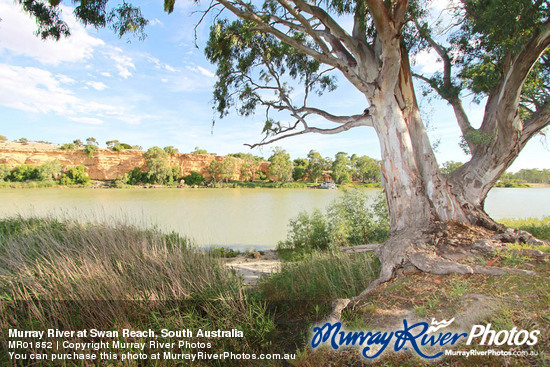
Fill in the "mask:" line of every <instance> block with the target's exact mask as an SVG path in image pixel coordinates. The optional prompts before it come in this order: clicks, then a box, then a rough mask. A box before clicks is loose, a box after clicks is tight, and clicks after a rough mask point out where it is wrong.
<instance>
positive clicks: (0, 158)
mask: <svg viewBox="0 0 550 367" xmlns="http://www.w3.org/2000/svg"><path fill="white" fill-rule="evenodd" d="M60 147H61V146H60V145H55V144H41V143H32V142H31V143H28V144H20V143H14V142H2V143H0V164H7V165H8V166H10V167H14V166H18V165H21V164H28V165H32V166H39V165H41V164H43V163H46V162H50V161H53V160H56V159H57V160H58V161H59V162H60V163H61V165H62V166H67V167H72V166H80V165H82V166H85V167H86V172H87V173H88V175H89V176H90V178H91V179H92V180H100V181H108V180H114V179H115V178H119V177H122V176H123V175H124V174H125V173H128V172H130V171H131V170H133V169H134V168H135V167H140V168H142V169H143V170H147V164H146V161H145V158H144V157H143V153H145V152H143V151H141V150H135V149H128V150H122V151H120V152H113V151H112V150H108V149H98V150H97V151H96V152H95V153H94V154H93V156H92V157H88V155H87V154H86V152H84V150H83V149H81V148H80V149H75V150H63V149H60ZM225 158H226V157H225V156H214V155H210V154H181V153H176V154H172V155H170V156H169V158H168V164H169V165H170V166H179V167H180V170H181V172H182V174H183V176H185V175H188V174H189V173H191V171H195V172H198V173H200V174H202V175H203V176H205V177H207V178H208V177H210V175H209V174H208V167H209V165H210V162H212V161H213V160H217V161H223V160H224V159H225ZM243 163H244V161H243V160H242V159H236V167H235V170H234V172H235V173H234V174H233V177H232V178H231V179H233V180H239V179H240V178H241V177H240V167H241V165H242V164H243ZM268 165H269V162H261V163H260V165H259V167H258V170H261V171H263V172H266V171H267V166H268Z"/></svg>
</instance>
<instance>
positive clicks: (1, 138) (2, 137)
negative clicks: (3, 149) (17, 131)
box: [0, 135, 8, 143]
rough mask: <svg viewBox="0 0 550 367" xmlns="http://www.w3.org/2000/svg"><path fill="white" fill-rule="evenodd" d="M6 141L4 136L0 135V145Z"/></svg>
mask: <svg viewBox="0 0 550 367" xmlns="http://www.w3.org/2000/svg"><path fill="white" fill-rule="evenodd" d="M7 140H8V138H6V137H5V136H4V135H0V143H3V142H5V141H7Z"/></svg>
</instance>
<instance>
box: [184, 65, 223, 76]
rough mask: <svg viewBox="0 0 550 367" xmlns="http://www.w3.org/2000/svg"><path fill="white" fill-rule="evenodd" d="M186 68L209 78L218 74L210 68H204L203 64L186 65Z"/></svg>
mask: <svg viewBox="0 0 550 367" xmlns="http://www.w3.org/2000/svg"><path fill="white" fill-rule="evenodd" d="M186 68H187V69H188V70H191V71H194V72H196V73H200V74H202V75H204V76H207V77H209V78H213V77H215V76H216V74H214V73H212V72H211V71H210V70H207V69H205V68H203V67H202V66H186Z"/></svg>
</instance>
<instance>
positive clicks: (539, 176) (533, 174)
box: [441, 161, 550, 187]
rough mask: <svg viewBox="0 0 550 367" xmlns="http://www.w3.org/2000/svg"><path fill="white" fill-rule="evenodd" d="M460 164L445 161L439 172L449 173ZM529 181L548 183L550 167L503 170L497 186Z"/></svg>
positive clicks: (460, 164)
mask: <svg viewBox="0 0 550 367" xmlns="http://www.w3.org/2000/svg"><path fill="white" fill-rule="evenodd" d="M460 166H462V162H455V161H447V162H445V163H443V164H442V165H441V172H443V173H444V174H447V175H449V174H451V173H452V172H454V171H455V170H456V169H458V168H459V167H460ZM530 183H549V184H550V169H537V168H531V169H522V170H520V171H518V172H516V173H512V172H505V173H503V174H502V176H500V179H499V182H498V183H497V185H496V186H497V187H522V186H523V187H525V186H528V185H526V184H530Z"/></svg>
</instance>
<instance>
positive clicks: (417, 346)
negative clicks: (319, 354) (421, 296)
mask: <svg viewBox="0 0 550 367" xmlns="http://www.w3.org/2000/svg"><path fill="white" fill-rule="evenodd" d="M454 321H455V319H454V318H452V319H450V320H449V321H447V320H441V321H436V320H435V319H433V318H432V322H431V324H428V323H427V322H418V323H415V324H409V322H408V321H407V320H406V319H404V320H403V328H402V329H399V330H394V331H349V330H346V329H345V328H343V326H342V323H341V322H336V323H330V322H327V323H325V324H324V325H322V326H316V327H314V328H313V336H312V338H311V347H312V348H313V349H315V348H317V347H319V346H321V345H324V344H328V345H330V347H331V348H332V349H334V350H338V349H340V348H341V347H346V346H357V347H361V348H362V353H361V354H362V355H363V357H365V358H368V359H374V358H377V357H379V356H380V355H381V354H382V353H383V352H384V351H385V350H386V349H388V348H392V349H393V350H394V351H395V352H399V351H401V350H409V349H411V350H412V351H413V352H415V353H416V354H418V355H419V356H420V357H422V358H426V359H434V358H439V357H441V356H442V355H443V353H444V352H443V351H441V348H438V352H437V353H435V354H429V353H427V352H425V349H426V348H425V347H442V346H453V345H455V344H457V343H459V342H462V341H464V340H465V341H466V345H470V344H471V343H472V342H473V341H478V342H479V344H480V345H497V346H498V345H504V344H507V345H515V346H521V345H524V344H526V345H530V346H532V345H535V344H536V343H537V342H538V335H539V334H540V331H538V330H534V331H531V332H529V331H527V330H518V329H517V328H516V327H514V328H513V329H512V330H510V331H508V330H501V331H498V332H497V331H495V330H492V329H491V324H487V325H474V326H473V327H472V329H471V330H470V332H469V333H454V332H443V331H440V330H441V329H444V328H446V327H448V326H450V325H451V324H452V323H453V322H454ZM438 331H439V332H438ZM437 332H438V333H437Z"/></svg>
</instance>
